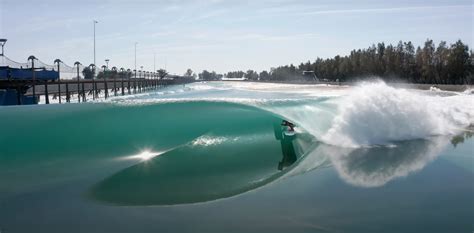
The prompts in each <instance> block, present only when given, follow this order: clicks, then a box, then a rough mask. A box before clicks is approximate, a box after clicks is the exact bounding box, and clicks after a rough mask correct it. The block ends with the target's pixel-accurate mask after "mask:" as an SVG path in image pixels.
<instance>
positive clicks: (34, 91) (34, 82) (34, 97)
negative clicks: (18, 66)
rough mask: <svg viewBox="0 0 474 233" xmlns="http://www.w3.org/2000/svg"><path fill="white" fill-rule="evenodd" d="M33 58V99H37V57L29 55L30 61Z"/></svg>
mask: <svg viewBox="0 0 474 233" xmlns="http://www.w3.org/2000/svg"><path fill="white" fill-rule="evenodd" d="M29 60H31V72H32V75H33V100H34V101H36V88H35V85H36V76H35V60H37V59H36V57H35V56H33V55H31V56H29V57H28V61H29Z"/></svg>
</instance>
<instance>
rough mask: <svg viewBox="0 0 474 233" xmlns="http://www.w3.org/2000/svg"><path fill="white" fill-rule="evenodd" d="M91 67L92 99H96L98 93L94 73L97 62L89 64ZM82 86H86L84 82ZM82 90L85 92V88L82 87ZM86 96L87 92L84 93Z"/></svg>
mask: <svg viewBox="0 0 474 233" xmlns="http://www.w3.org/2000/svg"><path fill="white" fill-rule="evenodd" d="M89 69H90V70H91V71H92V73H93V75H92V99H93V100H95V97H96V95H97V85H96V83H95V79H94V74H95V64H90V65H89ZM82 86H83V87H84V83H83V84H82ZM82 91H84V92H85V90H84V88H82ZM83 96H84V98H85V94H83Z"/></svg>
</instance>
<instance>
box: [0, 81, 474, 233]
mask: <svg viewBox="0 0 474 233" xmlns="http://www.w3.org/2000/svg"><path fill="white" fill-rule="evenodd" d="M191 87H192V86H191ZM171 90H174V89H171ZM229 91H230V92H231V93H232V91H235V90H227V91H226V92H223V91H222V90H219V89H218V90H212V91H209V90H204V92H205V93H204V94H203V92H202V91H201V92H200V91H199V90H193V89H190V90H189V89H184V91H183V92H176V93H170V94H164V95H162V94H161V93H160V94H159V95H157V96H153V95H151V96H137V97H132V99H133V100H137V99H138V100H140V101H138V102H139V103H141V104H136V103H134V104H121V103H122V102H123V101H122V100H120V99H117V100H116V101H112V102H106V103H88V104H69V105H50V106H46V105H42V106H20V107H6V108H1V109H0V119H1V121H0V128H1V130H2V133H1V134H0V148H1V149H0V229H1V232H2V233H3V232H470V231H472V230H473V229H474V223H473V221H472V220H473V219H474V199H473V196H474V195H473V194H474V183H473V180H474V179H473V178H474V173H473V171H474V169H473V167H474V159H473V158H474V156H473V148H474V140H473V139H472V137H470V136H471V135H470V134H468V133H461V134H458V135H454V136H449V135H445V136H436V137H429V138H424V139H416V140H403V141H399V142H394V146H375V147H362V148H343V147H338V146H334V145H329V144H327V143H322V142H321V141H320V140H319V139H318V136H317V135H315V134H311V133H310V129H309V128H305V127H304V126H305V122H298V123H297V130H298V133H297V134H296V135H295V136H288V135H285V133H284V132H285V130H286V128H285V127H281V126H280V123H281V120H282V119H283V118H285V119H287V117H283V115H285V114H282V113H285V112H289V110H288V106H289V104H288V102H279V101H280V100H278V101H277V102H271V103H265V104H266V105H264V107H259V106H256V105H253V104H248V103H246V102H244V103H239V101H240V99H239V101H222V100H219V101H216V100H212V101H209V100H199V99H197V100H195V101H188V99H190V98H196V96H202V95H205V96H211V97H219V98H220V97H222V96H227V95H228V94H229ZM236 92H239V93H234V95H240V97H248V96H253V97H252V98H256V97H255V96H257V95H258V96H259V97H262V96H265V97H266V98H270V99H272V98H274V96H273V95H276V96H282V95H283V96H284V97H285V99H288V98H292V97H293V96H291V95H289V94H284V93H283V94H282V93H253V92H245V91H236ZM299 97H301V96H299ZM166 98H169V99H170V101H164V102H152V103H145V104H143V101H142V100H147V99H166ZM176 99H177V100H176ZM179 99H183V100H186V101H179ZM332 99H333V98H328V97H325V98H323V99H321V98H318V99H317V100H315V101H313V102H314V105H311V106H312V107H317V109H323V110H325V111H327V110H328V109H330V106H331V105H332V103H331V101H332ZM292 101H293V100H292ZM240 102H242V101H240ZM309 102H312V101H311V100H308V99H307V98H305V99H304V100H301V101H300V100H298V99H297V100H296V104H293V105H292V106H293V107H295V109H300V110H298V111H296V112H295V113H294V114H289V116H294V117H295V119H302V118H307V115H305V114H304V112H305V111H307V110H305V109H308V108H309V106H308V103H309ZM125 103H126V101H125ZM298 103H300V105H298ZM271 109H285V111H283V112H281V111H280V112H279V111H271ZM334 114H335V111H332V112H328V115H326V116H321V122H324V123H326V122H330V120H327V119H323V117H329V116H332V115H334ZM298 117H302V118H298ZM321 128H323V129H324V128H327V125H326V126H324V127H323V126H322V127H321Z"/></svg>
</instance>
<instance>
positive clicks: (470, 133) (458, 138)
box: [451, 127, 474, 147]
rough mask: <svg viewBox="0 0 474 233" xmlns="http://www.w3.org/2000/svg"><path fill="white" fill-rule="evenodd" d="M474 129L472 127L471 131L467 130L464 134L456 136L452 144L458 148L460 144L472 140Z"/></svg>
mask: <svg viewBox="0 0 474 233" xmlns="http://www.w3.org/2000/svg"><path fill="white" fill-rule="evenodd" d="M472 128H474V127H470V128H469V129H467V130H466V131H464V132H463V133H461V134H459V135H456V136H454V137H453V138H452V139H451V144H452V145H453V146H454V147H456V146H457V145H458V144H462V143H464V141H465V140H466V139H469V138H471V137H472V136H473V135H474V131H471V130H472Z"/></svg>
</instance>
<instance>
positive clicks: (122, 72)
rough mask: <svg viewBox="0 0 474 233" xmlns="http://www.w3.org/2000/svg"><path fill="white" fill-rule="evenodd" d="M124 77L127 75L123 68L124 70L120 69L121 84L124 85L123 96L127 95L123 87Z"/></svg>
mask: <svg viewBox="0 0 474 233" xmlns="http://www.w3.org/2000/svg"><path fill="white" fill-rule="evenodd" d="M124 75H125V69H124V68H123V67H122V68H120V84H122V95H125V92H124V90H123V88H124V86H123V78H124Z"/></svg>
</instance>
